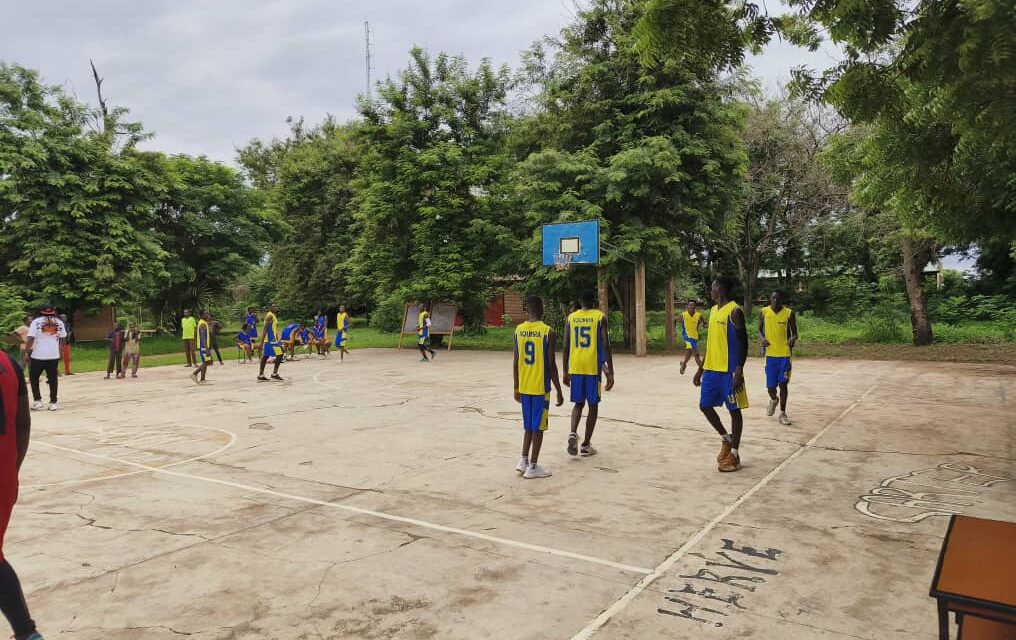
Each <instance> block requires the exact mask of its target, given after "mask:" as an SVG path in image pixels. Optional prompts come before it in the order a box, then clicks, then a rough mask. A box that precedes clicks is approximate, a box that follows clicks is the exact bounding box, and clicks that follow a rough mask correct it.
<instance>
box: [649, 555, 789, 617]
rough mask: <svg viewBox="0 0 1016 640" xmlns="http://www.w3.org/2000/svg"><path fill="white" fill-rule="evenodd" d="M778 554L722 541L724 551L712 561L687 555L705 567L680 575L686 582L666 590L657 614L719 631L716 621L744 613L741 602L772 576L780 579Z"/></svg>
mask: <svg viewBox="0 0 1016 640" xmlns="http://www.w3.org/2000/svg"><path fill="white" fill-rule="evenodd" d="M781 553H783V552H782V551H780V550H779V549H766V550H765V551H760V550H758V549H754V548H752V547H742V546H738V545H737V544H736V543H735V542H734V541H733V540H727V539H726V538H724V539H723V547H722V548H721V549H720V550H719V551H716V552H714V553H713V557H711V558H710V557H706V556H704V555H702V554H699V553H692V554H689V555H693V556H697V557H699V558H702V559H703V560H705V564H703V566H702V567H700V568H699V570H698V572H697V573H693V574H690V575H683V574H682V575H679V576H678V577H679V578H684V579H686V580H688V582H685V583H684V586H682V587H681V588H680V589H668V590H667V595H665V596H664V597H663V599H664V600H666V601H667V604H666V605H665V606H663V607H659V608H658V609H657V610H656V611H657V613H661V614H666V615H669V616H674V617H676V618H684V619H686V620H692V621H694V622H700V623H702V624H708V625H712V626H714V627H722V626H723V622H721V621H720V620H719V618H723V617H726V616H728V615H729V614H730V613H732V612H735V611H737V610H738V609H744V608H745V607H744V605H743V604H741V599H742V598H744V597H745V596H746V595H748V594H751V593H755V590H756V589H757V588H758V587H760V586H762V585H764V584H765V583H766V582H767V581H768V580H769V579H770V578H772V577H773V576H778V575H780V573H779V571H777V569H776V561H777V557H778V556H779V555H780V554H781Z"/></svg>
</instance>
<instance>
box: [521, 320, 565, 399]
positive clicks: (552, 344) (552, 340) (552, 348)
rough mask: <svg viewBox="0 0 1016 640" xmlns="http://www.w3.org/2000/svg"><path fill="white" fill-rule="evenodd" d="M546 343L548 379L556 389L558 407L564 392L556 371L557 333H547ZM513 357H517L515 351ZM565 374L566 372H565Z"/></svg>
mask: <svg viewBox="0 0 1016 640" xmlns="http://www.w3.org/2000/svg"><path fill="white" fill-rule="evenodd" d="M566 340H567V338H566ZM547 345H548V346H549V349H548V351H549V353H548V354H547V357H548V358H550V360H549V362H548V363H547V365H548V366H549V367H550V381H551V383H553V385H554V390H555V391H557V406H559V407H560V406H561V405H563V404H564V394H563V393H561V379H560V377H559V376H558V371H557V335H556V334H555V333H554V332H553V331H551V332H550V333H549V334H548V335H547ZM515 357H516V359H517V358H518V354H517V353H516V354H515ZM516 371H518V369H516ZM565 371H566V372H567V371H568V370H567V369H565ZM565 375H568V374H567V373H565ZM515 386H516V387H518V384H517V383H516V385H515ZM516 393H517V392H516Z"/></svg>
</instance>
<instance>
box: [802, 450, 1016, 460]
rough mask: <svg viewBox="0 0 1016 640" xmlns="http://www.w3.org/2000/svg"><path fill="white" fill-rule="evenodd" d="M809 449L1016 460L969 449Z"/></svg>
mask: <svg viewBox="0 0 1016 640" xmlns="http://www.w3.org/2000/svg"><path fill="white" fill-rule="evenodd" d="M809 448H810V449H818V450H821V451H841V452H843V453H882V454H886V455H902V456H930V457H948V456H972V457H975V458H989V459H991V460H1002V461H1004V462H1013V461H1016V458H1007V457H1005V456H993V455H989V454H987V453H973V452H971V451H947V452H944V453H919V452H917V451H884V450H882V449H846V448H840V447H828V446H813V447H809Z"/></svg>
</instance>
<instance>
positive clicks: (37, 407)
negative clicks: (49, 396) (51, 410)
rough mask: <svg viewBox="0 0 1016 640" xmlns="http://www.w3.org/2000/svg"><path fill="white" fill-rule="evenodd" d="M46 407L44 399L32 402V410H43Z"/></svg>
mask: <svg viewBox="0 0 1016 640" xmlns="http://www.w3.org/2000/svg"><path fill="white" fill-rule="evenodd" d="M45 408H46V405H44V404H42V400H36V401H35V402H33V403H32V411H42V410H43V409H45Z"/></svg>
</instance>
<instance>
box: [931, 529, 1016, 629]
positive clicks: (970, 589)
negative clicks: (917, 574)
mask: <svg viewBox="0 0 1016 640" xmlns="http://www.w3.org/2000/svg"><path fill="white" fill-rule="evenodd" d="M931 597H932V598H936V599H937V600H938V633H939V638H940V639H941V640H949V612H953V613H955V614H956V617H957V619H958V620H959V621H960V626H961V629H962V625H963V617H964V616H973V617H975V618H978V619H979V620H988V621H992V623H994V624H990V623H986V624H978V625H977V626H978V627H979V628H983V627H985V626H989V627H994V628H997V629H1000V630H1001V634H1002V635H999V636H981V637H1007V633H1008V632H1007V631H1006V629H1008V628H1009V626H1010V625H1012V627H1011V628H1012V630H1013V637H1016V523H1014V522H1000V521H998V520H985V519H983V518H971V517H969V516H956V515H954V516H953V517H952V519H951V520H950V521H949V530H948V532H946V534H945V541H944V542H943V543H942V552H941V554H939V557H938V567H937V568H936V569H935V578H934V580H932V583H931ZM962 633H963V632H962V631H961V637H962ZM978 635H980V634H978Z"/></svg>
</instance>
